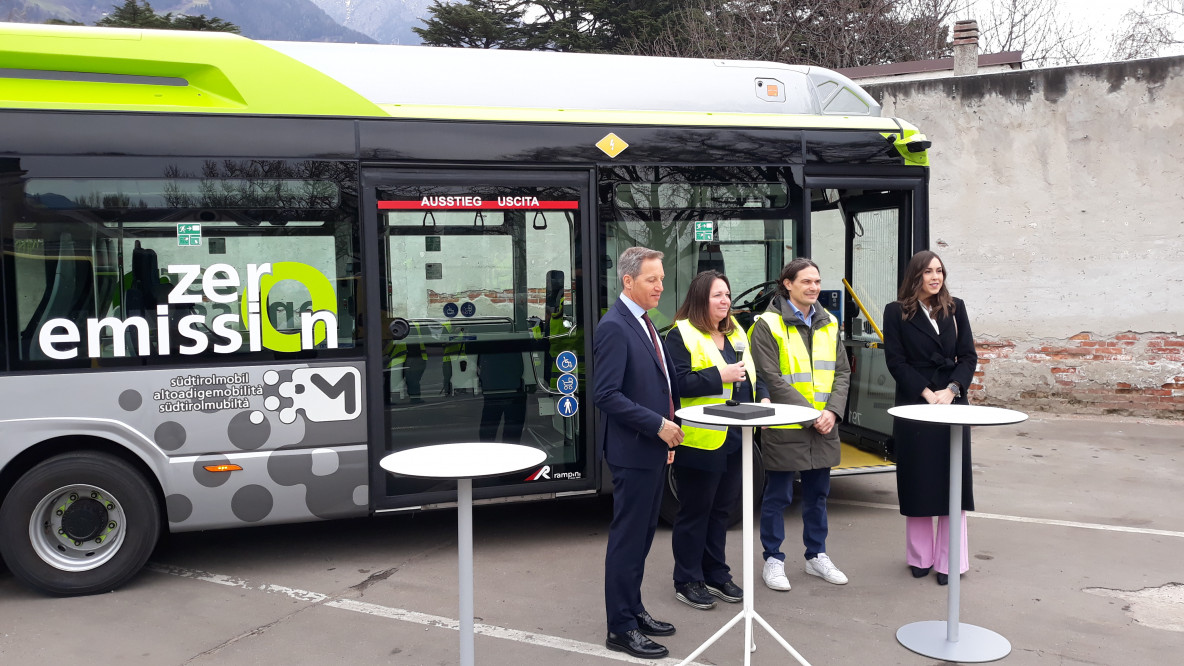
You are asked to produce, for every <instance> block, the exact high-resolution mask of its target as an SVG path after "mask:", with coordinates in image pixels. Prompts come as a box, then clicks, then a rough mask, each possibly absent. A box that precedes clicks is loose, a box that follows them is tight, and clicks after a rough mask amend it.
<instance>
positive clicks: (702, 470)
mask: <svg viewBox="0 0 1184 666" xmlns="http://www.w3.org/2000/svg"><path fill="white" fill-rule="evenodd" d="M674 318H675V322H674V324H675V325H674V328H672V329H670V332H669V333H668V334H667V335H666V349H667V350H669V351H670V356H671V358H672V359H673V361H674V373H673V377H674V379H675V380H676V381H677V382H678V391H679V394H680V395H681V400H680V402H681V407H690V406H693V405H709V404H718V403H722V402H724V401H725V400H729V399H734V400H739V401H741V402H752V401H753V398H754V396H755V397H756V398H758V399H761V401H762V402H768V401H769V399H768V397H767V395H766V394H765V392H764V387H763V386H762V385H760V384H759V383H758V384H757V385H756V389H755V392H754V389H753V382H754V381H755V379H756V372H755V370H754V368H753V365H752V357H751V356H749V354H748V349H747V347H748V345H747V339H746V337H745V334H744V329H742V328H741V327H740V324H739V323H737V321H736V319H735V318H734V317H732V293H731V287H730V286H729V284H728V279H727V278H726V277H724V275H723V273H720V272H719V271H703V272H702V273H699V274H698V275H696V276H695V279H693V280H691V286H690V289H688V291H687V297H686V299H685V300H684V301H683V302H682V305H681V306H680V307H679V309H678V312H677V313H675V315H674ZM682 429H683V433H684V434H685V439H683V442H682V445H681V446H679V447H678V455H676V456H674V465H673V469H672V472H673V474H674V482H675V484H676V485H677V487H678V499H679V509H678V516H677V517H676V518H675V520H674V531H673V534H672V536H671V545H672V547H673V549H674V597H675V598H676V599H678V600H679V601H681V602H683V603H685V604H687V605H689V606H691V607H692V608H698V609H701V610H707V609H709V608H712V607H713V606H715V599H713V598H712V597H718V598H720V599H723V600H724V601H727V602H730V603H736V602H739V601H742V600H743V599H744V592H743V590H741V589H740V587H739V586H737V585H736V584H735V583H733V582H732V576H731V573H730V571H731V570H730V569H729V568H728V565H727V564H726V563H725V562H724V540H725V536H726V534H727V530H728V522H729V520H728V519H729V516H730V514H731V512H732V508H733V507H734V506H735V505H736V502H737V501H739V499H740V488H741V481H742V479H741V476H740V453H741V452H740V443H741V439H742V437H741V432H740V428H738V427H733V428H726V427H722V426H721V427H719V428H710V427H693V426H691V425H688V424H686V423H684V424H683V426H682Z"/></svg>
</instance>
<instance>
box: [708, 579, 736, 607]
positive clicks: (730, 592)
mask: <svg viewBox="0 0 1184 666" xmlns="http://www.w3.org/2000/svg"><path fill="white" fill-rule="evenodd" d="M703 586H704V587H706V588H707V591H708V592H709V593H710V594H711V596H713V597H717V598H719V599H723V600H724V601H726V602H728V603H730V604H734V603H737V602H740V601H744V590H741V589H740V586H739V585H737V584H735V583H733V582H732V581H730V580H729V581H727V582H724V583H704V584H703Z"/></svg>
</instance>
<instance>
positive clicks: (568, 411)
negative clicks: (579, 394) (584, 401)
mask: <svg viewBox="0 0 1184 666" xmlns="http://www.w3.org/2000/svg"><path fill="white" fill-rule="evenodd" d="M558 408H559V415H560V416H562V417H564V418H570V417H572V416H575V415H576V412H578V411H580V403H579V401H577V400H576V398H575V396H572V395H565V396H563V397H562V398H560V399H559V405H558Z"/></svg>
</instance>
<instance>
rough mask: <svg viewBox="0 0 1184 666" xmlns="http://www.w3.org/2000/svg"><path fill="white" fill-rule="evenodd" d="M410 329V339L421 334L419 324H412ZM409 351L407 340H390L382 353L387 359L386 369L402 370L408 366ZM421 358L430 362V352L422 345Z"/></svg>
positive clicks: (420, 346)
mask: <svg viewBox="0 0 1184 666" xmlns="http://www.w3.org/2000/svg"><path fill="white" fill-rule="evenodd" d="M409 323H410V322H409ZM410 328H411V331H410V332H409V333H408V334H407V336H408V337H410V336H412V335H416V336H418V335H420V334H421V331H420V328H419V324H417V323H410ZM407 351H408V345H407V338H404V339H402V340H388V341H387V343H386V346H385V347H384V348H383V350H382V353H383V354H384V355H385V356H386V358H387V362H386V367H388V368H391V369H395V368H402V367H403V366H404V365H406V364H407ZM419 357H420V358H421V359H423V360H425V361H426V360H428V351H427V349H425V348H424V346H423V345H422V344H421V345H419Z"/></svg>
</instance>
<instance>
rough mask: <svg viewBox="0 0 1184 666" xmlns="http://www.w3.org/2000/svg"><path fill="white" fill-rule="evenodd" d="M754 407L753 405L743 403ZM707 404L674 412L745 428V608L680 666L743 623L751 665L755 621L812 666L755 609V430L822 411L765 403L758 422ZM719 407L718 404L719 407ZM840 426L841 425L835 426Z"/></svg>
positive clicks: (804, 419)
mask: <svg viewBox="0 0 1184 666" xmlns="http://www.w3.org/2000/svg"><path fill="white" fill-rule="evenodd" d="M744 404H752V403H744ZM705 406H706V405H696V406H694V407H683V408H682V409H680V410H678V411H677V412H675V415H676V416H678V417H679V418H680V419H682V420H683V422H684V423H685V422H690V423H702V424H706V425H717V426H742V432H743V436H744V443H743V444H742V445H741V448H742V452H741V456H740V461H741V472H740V474H741V475H743V477H744V478H743V480H742V484H743V486H742V487H743V490H742V491H741V495H740V504H741V505H742V507H743V511H742V516H743V523H744V609H743V610H741V611H740V613H739V614H738V615H736V617H734V618H732V619H731V620H730V621H728V623H727V624H725V625H724V626H723V627H722V628H721V629H720V630H719V631H717V632H715V635H714V636H712V637H711V638H708V639H707V641H706V642H705V643H703V644H702V645H700V646H699V647H698V648H696V649H695V651H694V652H692V653H691V654H690V655H689V656H688V657H687V658H686V659H684V660H682V661H681V662H680V666H682V665H683V664H688V663H690V662H691V661H692V660H694V658H695V657H698V656H699V655H700V654H702V653H703V651H704V650H706V649H707V648H708V647H710V646H711V644H712V643H714V642H715V641H717V640H719V638H720V637H721V636H723V635H724V634H725V633H727V632H728V629H731V628H732V627H733V626H734V625H735V624H736V623H737V622H739V621H740V620H744V645H745V646H753V647H752V648H747V649H745V650H744V665H745V666H748V664H749V663H750V662H751V657H752V655H751V650H753V649H755V643H754V642H753V640H752V621H753V620H756V621H757V622H759V623H760V625H761V626H762V627H764V628H765V630H766V631H768V632H769V633H770V634H772V636H773V638H775V639H777V642H778V643H781V646H782V647H784V648H785V649H786V650H788V651H789V653H790V654H791V655H793V657H794V659H797V660H798V662H799V663H801V664H804V665H805V666H810V665H809V663H808V662H807V661H806V660H805V659H803V658H802V655H800V654H798V652H797V650H795V649H793V646H791V645H790V644H789V643H788V642H787V641H786V640H785V639H784V638H782V637H781V635H780V634H778V633H777V632H776V631H774V630H773V627H770V626H769V623H768V622H765V619H764V618H763V617H761V616H760V615H759V614H758V613H757V612H756V609H755V608H754V607H753V598H754V596H755V595H754V594H753V588H752V585H753V582H752V581H753V573H752V558H753V553H752V428H753V427H762V426H776V425H790V424H794V423H808V422H810V421H813V420H814V419H817V418H818V417H819V416H822V412H820V411H818V410H817V409H811V408H810V407H799V406H797V405H780V404H765V405H760V406H761V407H772V408H773V410H774V413H773V415H772V416H764V417H760V418H755V419H737V418H730V417H726V416H714V415H708V414H704V413H703V409H704V407H705ZM716 406H718V405H716ZM835 427H836V428H837V427H838V424H836V425H835ZM674 455H676V456H677V455H678V449H677V448H675V454H674Z"/></svg>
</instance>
